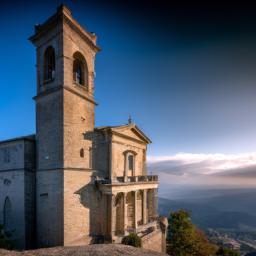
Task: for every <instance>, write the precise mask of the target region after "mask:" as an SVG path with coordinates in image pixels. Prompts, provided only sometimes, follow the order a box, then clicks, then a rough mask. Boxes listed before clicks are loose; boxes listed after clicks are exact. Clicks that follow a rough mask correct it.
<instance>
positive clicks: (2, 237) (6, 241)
mask: <svg viewBox="0 0 256 256" xmlns="http://www.w3.org/2000/svg"><path fill="white" fill-rule="evenodd" d="M0 248H3V249H8V250H11V249H14V243H13V241H12V240H11V233H7V232H5V231H4V227H3V226H2V225H1V224H0Z"/></svg>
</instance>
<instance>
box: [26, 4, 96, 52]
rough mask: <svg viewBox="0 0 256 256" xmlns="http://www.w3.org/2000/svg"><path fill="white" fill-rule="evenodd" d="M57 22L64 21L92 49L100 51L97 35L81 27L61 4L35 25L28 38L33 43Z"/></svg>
mask: <svg viewBox="0 0 256 256" xmlns="http://www.w3.org/2000/svg"><path fill="white" fill-rule="evenodd" d="M59 22H63V23H64V22H66V24H68V25H69V26H70V27H72V28H73V29H74V30H76V32H77V33H78V34H79V35H80V36H81V37H83V38H84V39H85V40H86V41H87V42H88V44H89V45H90V46H91V48H92V49H93V50H94V51H96V52H98V51H100V48H99V47H98V46H97V45H96V40H97V36H96V35H95V34H94V33H90V32H88V31H87V30H86V29H85V28H84V27H82V26H81V25H80V24H79V23H78V22H77V21H76V20H75V19H74V18H73V17H72V13H71V11H70V9H69V8H68V7H67V6H66V5H63V4H62V5H60V6H59V7H57V11H56V13H55V14H54V15H52V16H51V17H50V18H49V19H47V20H46V21H45V22H44V23H42V24H38V25H35V33H34V35H32V36H31V37H29V40H30V41H31V42H32V43H34V44H35V43H36V42H37V41H38V40H39V39H40V38H41V36H43V35H44V34H45V33H46V32H47V31H49V30H50V29H51V28H52V27H54V26H55V25H56V24H58V23H59Z"/></svg>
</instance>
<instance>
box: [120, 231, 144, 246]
mask: <svg viewBox="0 0 256 256" xmlns="http://www.w3.org/2000/svg"><path fill="white" fill-rule="evenodd" d="M122 244H126V245H131V246H134V247H141V238H140V237H139V236H138V235H137V234H135V233H130V234H129V235H128V236H125V237H124V238H123V239H122Z"/></svg>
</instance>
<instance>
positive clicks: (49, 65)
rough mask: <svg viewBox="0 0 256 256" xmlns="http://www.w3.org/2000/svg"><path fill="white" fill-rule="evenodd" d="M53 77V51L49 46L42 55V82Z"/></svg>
mask: <svg viewBox="0 0 256 256" xmlns="http://www.w3.org/2000/svg"><path fill="white" fill-rule="evenodd" d="M54 77H55V51H54V49H53V47H52V46H49V47H48V48H47V49H46V51H45V53H44V81H50V80H53V79H54Z"/></svg>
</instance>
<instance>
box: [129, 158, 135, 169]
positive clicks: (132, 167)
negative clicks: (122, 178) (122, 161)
mask: <svg viewBox="0 0 256 256" xmlns="http://www.w3.org/2000/svg"><path fill="white" fill-rule="evenodd" d="M128 170H129V171H133V170H134V156H133V155H128Z"/></svg>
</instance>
